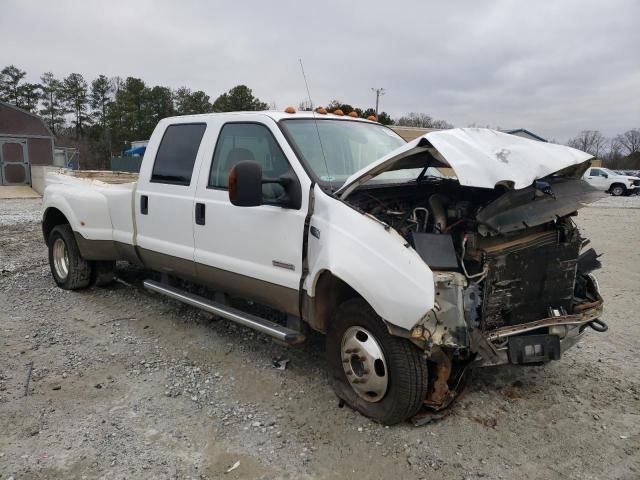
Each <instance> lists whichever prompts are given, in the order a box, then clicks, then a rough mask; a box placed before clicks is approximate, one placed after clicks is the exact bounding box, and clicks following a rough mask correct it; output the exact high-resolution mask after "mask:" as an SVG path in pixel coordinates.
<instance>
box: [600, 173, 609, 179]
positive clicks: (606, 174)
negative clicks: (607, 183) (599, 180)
mask: <svg viewBox="0 0 640 480" xmlns="http://www.w3.org/2000/svg"><path fill="white" fill-rule="evenodd" d="M600 175H602V176H603V177H604V178H609V174H608V173H604V172H602V173H601V174H600Z"/></svg>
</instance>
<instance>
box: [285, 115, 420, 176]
mask: <svg viewBox="0 0 640 480" xmlns="http://www.w3.org/2000/svg"><path fill="white" fill-rule="evenodd" d="M280 124H281V125H282V128H283V130H284V131H285V133H286V134H287V137H288V139H289V141H290V142H291V143H292V144H293V147H294V149H295V150H296V151H297V153H299V154H300V155H301V156H302V157H303V158H302V160H303V161H304V162H305V163H306V164H307V166H308V167H309V168H311V169H312V170H313V172H314V173H315V175H316V176H317V177H318V178H319V179H320V180H321V181H323V182H331V183H335V184H339V185H341V184H343V183H344V182H345V180H346V179H347V178H349V177H350V176H351V175H352V174H354V173H355V172H357V171H358V170H361V169H362V168H364V167H366V166H367V165H369V164H371V163H373V162H374V161H376V160H378V159H379V158H380V157H383V156H384V155H386V154H387V153H389V152H391V151H393V150H395V149H396V148H398V147H400V146H402V145H404V144H405V143H406V142H405V141H404V140H403V139H402V137H400V136H399V135H398V134H396V133H395V132H394V131H393V130H391V129H389V128H387V127H384V126H382V125H377V124H375V123H365V122H357V121H348V120H329V119H318V120H317V121H316V120H313V119H311V118H308V119H307V118H305V119H291V120H282V121H281V122H280ZM320 140H321V141H322V142H320ZM413 178H415V177H413Z"/></svg>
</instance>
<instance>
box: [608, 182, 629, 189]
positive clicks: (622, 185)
mask: <svg viewBox="0 0 640 480" xmlns="http://www.w3.org/2000/svg"><path fill="white" fill-rule="evenodd" d="M616 185H620V186H621V187H622V188H624V189H625V190H626V189H627V186H626V185H625V184H624V183H620V182H615V183H612V184H611V186H610V187H609V190H612V189H613V187H615V186H616Z"/></svg>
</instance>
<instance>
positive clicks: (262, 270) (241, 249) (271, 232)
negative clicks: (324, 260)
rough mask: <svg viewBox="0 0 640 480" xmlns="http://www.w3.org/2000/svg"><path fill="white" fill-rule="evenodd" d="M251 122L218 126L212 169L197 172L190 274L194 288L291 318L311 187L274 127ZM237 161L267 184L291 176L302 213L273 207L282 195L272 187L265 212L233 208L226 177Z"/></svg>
mask: <svg viewBox="0 0 640 480" xmlns="http://www.w3.org/2000/svg"><path fill="white" fill-rule="evenodd" d="M255 119H256V116H255V115H252V116H250V117H247V120H246V121H243V117H242V116H240V115H239V116H238V119H237V120H234V121H233V122H228V123H225V124H224V125H221V126H220V127H219V128H220V133H219V135H218V138H217V141H216V144H215V150H214V152H213V155H212V157H213V158H212V161H209V162H207V161H205V162H203V164H202V169H201V171H200V178H199V179H198V188H197V191H196V200H195V201H196V205H195V208H199V214H198V215H196V218H197V219H199V221H198V222H196V225H195V226H194V228H195V229H194V238H195V261H196V273H197V276H198V280H199V281H201V282H202V283H205V284H207V285H209V286H210V287H212V288H214V289H219V290H222V291H226V292H228V293H232V294H237V295H240V296H242V297H247V298H251V299H254V300H256V301H257V302H259V303H264V304H267V305H270V306H273V307H275V308H278V309H279V310H282V311H285V312H288V313H291V314H297V313H298V312H299V308H298V307H299V305H298V300H299V297H298V292H299V287H300V278H301V275H302V243H303V235H304V222H305V216H306V213H307V206H308V205H307V203H308V198H307V197H308V192H309V185H310V181H309V180H308V177H306V176H305V175H304V172H303V171H301V168H300V166H299V164H298V163H297V162H290V161H289V160H288V158H287V156H288V155H289V156H290V157H289V158H293V155H294V153H293V151H292V150H291V148H290V147H289V146H288V144H287V143H286V140H285V139H284V136H283V135H282V133H281V132H280V130H279V129H278V127H277V125H276V124H275V122H274V121H273V120H271V119H269V118H267V117H265V119H264V122H256V120H255ZM285 152H286V153H285ZM210 158H211V157H210ZM243 160H253V161H256V162H258V163H260V165H261V166H262V171H263V176H264V177H268V178H278V177H280V176H281V175H283V174H285V173H289V172H293V173H294V174H295V175H296V177H297V178H298V179H299V181H300V182H301V186H302V192H303V194H302V197H303V205H302V207H301V208H300V209H299V210H294V209H288V208H283V207H280V206H277V205H276V203H277V199H278V197H279V196H281V195H282V194H283V193H284V190H283V189H282V187H281V186H280V185H274V184H268V185H265V186H264V188H263V200H264V201H265V202H266V203H272V205H261V206H258V207H236V206H234V205H232V204H231V202H230V201H229V193H228V189H227V186H228V177H229V171H230V170H231V168H232V167H233V166H234V165H235V164H237V163H238V162H240V161H243ZM293 165H295V168H294V167H293ZM296 168H298V169H299V170H300V171H296Z"/></svg>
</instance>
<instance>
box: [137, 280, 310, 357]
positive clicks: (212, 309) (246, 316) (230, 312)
mask: <svg viewBox="0 0 640 480" xmlns="http://www.w3.org/2000/svg"><path fill="white" fill-rule="evenodd" d="M142 284H143V285H144V288H146V289H147V290H151V291H152V292H156V293H160V294H162V295H165V296H167V297H169V298H172V299H174V300H178V301H179V302H182V303H186V304H187V305H191V306H192V307H196V308H199V309H201V310H204V311H206V312H209V313H212V314H214V315H217V316H219V317H222V318H226V319H227V320H231V321H232V322H236V323H238V324H240V325H244V326H245V327H249V328H252V329H254V330H257V331H258V332H260V333H264V334H265V335H269V336H271V337H273V338H275V339H277V340H280V341H281V342H285V343H288V344H289V345H295V344H298V343H301V342H303V341H304V340H305V336H304V335H303V334H302V333H300V332H298V331H296V330H292V329H290V328H287V327H284V326H282V325H280V324H278V323H275V322H272V321H271V320H267V319H266V318H261V317H258V316H256V315H252V314H250V313H246V312H243V311H241V310H238V309H236V308H232V307H228V306H226V305H222V304H220V303H216V302H213V301H211V300H209V299H207V298H204V297H201V296H199V295H195V294H193V293H189V292H186V291H184V290H180V289H178V288H175V287H170V286H169V285H166V284H163V283H160V282H156V281H153V280H145V281H144V282H143V283H142Z"/></svg>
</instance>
